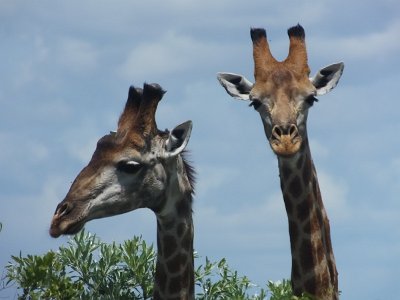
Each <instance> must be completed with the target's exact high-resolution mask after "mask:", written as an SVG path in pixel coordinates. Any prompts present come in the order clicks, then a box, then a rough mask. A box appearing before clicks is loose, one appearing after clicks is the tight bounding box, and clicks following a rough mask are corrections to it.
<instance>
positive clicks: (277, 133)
mask: <svg viewBox="0 0 400 300" xmlns="http://www.w3.org/2000/svg"><path fill="white" fill-rule="evenodd" d="M301 142H302V139H301V136H300V134H299V130H298V128H297V126H296V125H295V124H288V125H275V126H274V127H273V128H272V134H271V138H270V145H271V147H272V150H273V151H274V152H275V154H277V155H278V156H291V155H293V154H295V153H296V152H297V151H299V149H300V146H301Z"/></svg>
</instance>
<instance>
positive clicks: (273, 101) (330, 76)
mask: <svg viewBox="0 0 400 300" xmlns="http://www.w3.org/2000/svg"><path fill="white" fill-rule="evenodd" d="M250 34H251V39H252V41H253V58H254V77H255V83H254V84H253V83H252V82H250V81H249V80H247V79H246V78H245V77H243V76H241V75H238V74H233V73H218V80H219V82H220V83H221V85H222V86H223V87H224V88H225V89H226V91H227V92H228V94H229V95H231V96H232V97H234V98H236V99H240V100H248V101H250V105H251V106H253V107H254V109H255V110H257V111H258V112H259V114H260V116H261V120H262V122H263V125H264V131H265V135H266V137H267V139H268V141H269V143H270V146H271V148H272V150H273V151H274V152H275V153H276V154H277V155H278V156H282V157H290V156H293V155H294V154H296V153H297V152H298V151H299V150H300V148H301V146H302V144H303V141H305V140H306V139H307V130H306V122H307V115H308V110H309V108H310V107H311V106H312V105H313V103H314V102H315V101H317V98H316V97H317V96H320V95H324V94H326V93H327V92H329V91H330V90H332V89H333V88H334V87H335V86H336V85H337V83H338V81H339V79H340V77H341V75H342V72H343V68H344V65H343V63H336V64H332V65H329V66H327V67H325V68H323V69H321V70H319V71H318V72H317V73H316V75H315V76H314V77H312V78H309V74H310V69H309V67H308V62H307V52H306V44H305V33H304V29H303V27H301V26H300V25H297V26H294V27H291V28H289V30H288V35H289V39H290V46H289V54H288V56H287V58H286V59H285V60H284V61H281V62H279V61H277V60H276V59H275V58H274V57H273V56H272V54H271V51H270V49H269V45H268V41H267V36H266V32H265V29H260V28H256V29H254V28H253V29H251V31H250Z"/></svg>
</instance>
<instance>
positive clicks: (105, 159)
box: [50, 84, 193, 237]
mask: <svg viewBox="0 0 400 300" xmlns="http://www.w3.org/2000/svg"><path fill="white" fill-rule="evenodd" d="M164 93H165V92H164V91H163V90H162V88H161V87H160V86H159V85H157V84H144V86H143V89H139V88H134V87H131V88H130V89H129V95H128V100H127V102H126V105H125V109H124V111H123V112H122V114H121V117H120V119H119V121H118V130H117V132H115V133H110V134H108V135H106V136H104V137H102V138H101V139H100V140H99V141H98V143H97V147H96V150H95V152H94V154H93V156H92V159H91V160H90V162H89V164H88V165H87V166H86V167H85V168H83V170H82V171H81V172H80V173H79V175H78V176H77V177H76V179H75V180H74V182H73V183H72V186H71V188H70V190H69V191H68V193H67V195H66V197H65V198H64V200H63V201H61V203H59V204H58V206H57V208H56V211H55V213H54V216H53V219H52V222H51V227H50V235H51V236H52V237H58V236H60V235H62V234H74V233H76V232H78V231H79V230H80V229H82V227H83V226H84V224H85V223H86V222H88V221H89V220H92V219H98V218H104V217H109V216H113V215H117V214H122V213H125V212H128V211H131V210H134V209H137V208H144V207H147V208H150V209H152V210H153V211H155V212H156V213H160V214H168V212H169V211H168V207H170V205H168V204H167V203H165V200H166V198H167V196H166V195H167V194H168V193H182V194H186V193H191V192H192V189H193V188H192V184H191V182H190V174H187V172H189V171H190V170H189V171H188V170H187V165H186V164H185V161H184V160H183V158H182V157H181V155H180V154H181V153H182V151H183V150H184V149H185V147H186V145H187V143H188V141H189V137H190V133H191V129H192V122H191V121H187V122H185V123H183V124H181V125H178V126H177V127H175V128H174V129H173V130H171V131H160V130H158V129H157V125H156V122H155V113H156V109H157V105H158V102H159V101H160V100H161V98H162V96H163V94H164ZM171 177H174V178H177V180H175V182H178V184H177V186H174V187H173V190H171V187H170V182H171V181H172V180H171ZM171 209H172V208H171Z"/></svg>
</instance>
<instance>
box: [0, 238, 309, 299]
mask: <svg viewBox="0 0 400 300" xmlns="http://www.w3.org/2000/svg"><path fill="white" fill-rule="evenodd" d="M196 259H197V260H198V258H197V257H196ZM155 261H156V253H155V251H154V248H153V246H149V245H147V244H146V242H145V241H144V240H143V239H142V238H141V237H134V238H133V239H132V240H127V241H125V242H124V243H122V244H115V243H112V244H106V243H104V242H101V241H100V240H99V239H98V238H97V237H96V236H95V235H92V234H90V233H86V232H84V231H81V232H80V233H79V234H77V235H75V236H74V237H72V238H71V239H70V241H69V242H68V245H66V246H61V247H60V248H59V250H58V251H57V252H54V251H49V252H47V253H45V254H44V255H28V256H26V257H23V256H22V255H21V253H20V254H19V256H12V262H10V263H9V264H8V265H7V266H6V272H7V273H6V277H5V279H4V280H3V288H4V287H10V286H11V285H13V284H14V285H16V286H17V289H18V291H19V299H75V298H76V299H78V298H79V299H151V296H152V289H153V273H154V271H155ZM195 277H196V299H199V300H211V299H221V300H223V299H246V300H247V299H253V300H261V299H267V298H268V299H271V300H295V299H300V298H297V297H294V296H293V295H292V291H291V286H290V282H289V281H287V280H284V281H282V282H278V283H274V282H271V281H269V282H268V283H267V289H263V288H260V287H258V286H256V285H255V284H252V283H251V281H250V280H249V279H248V278H247V277H245V276H244V277H241V276H239V275H238V273H237V272H236V271H232V270H231V269H230V268H229V267H228V265H227V263H226V260H225V259H222V260H220V261H219V262H211V261H210V260H209V259H208V258H206V260H205V264H204V265H200V266H198V267H197V269H196V270H195ZM4 281H5V282H4ZM301 299H307V298H305V297H303V298H301Z"/></svg>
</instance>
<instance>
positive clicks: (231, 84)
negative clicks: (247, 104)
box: [217, 72, 253, 100]
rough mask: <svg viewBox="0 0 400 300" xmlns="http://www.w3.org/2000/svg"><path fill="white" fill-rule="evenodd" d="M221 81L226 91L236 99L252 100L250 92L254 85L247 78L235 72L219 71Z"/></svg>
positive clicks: (218, 75)
mask: <svg viewBox="0 0 400 300" xmlns="http://www.w3.org/2000/svg"><path fill="white" fill-rule="evenodd" d="M217 79H218V81H219V83H220V84H221V85H222V86H223V87H224V88H225V90H226V92H227V93H228V94H229V95H231V96H232V97H233V98H235V99H239V100H250V99H249V94H250V91H251V89H252V87H253V83H251V82H250V81H249V80H248V79H247V78H245V77H244V76H242V75H239V74H234V73H223V72H221V73H217Z"/></svg>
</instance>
